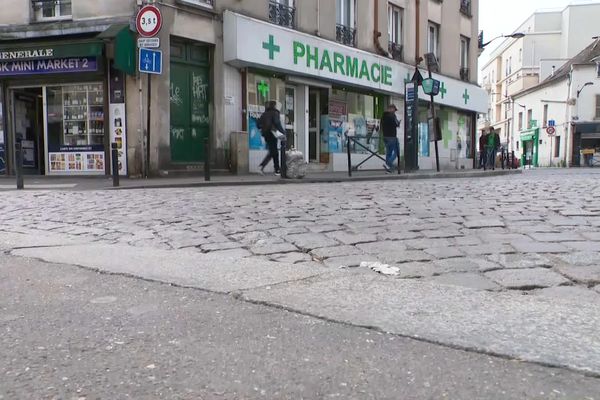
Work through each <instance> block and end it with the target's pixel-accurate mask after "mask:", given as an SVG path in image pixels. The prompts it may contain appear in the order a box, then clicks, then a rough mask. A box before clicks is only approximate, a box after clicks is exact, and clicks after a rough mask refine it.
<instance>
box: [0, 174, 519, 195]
mask: <svg viewBox="0 0 600 400" xmlns="http://www.w3.org/2000/svg"><path fill="white" fill-rule="evenodd" d="M520 173H522V171H521V170H495V171H482V170H461V171H442V172H439V173H437V172H435V171H419V172H413V173H402V174H397V173H396V174H385V173H384V172H383V171H355V172H353V173H352V177H349V176H348V173H347V172H319V173H312V174H309V175H307V176H306V177H304V178H303V179H282V178H280V177H277V176H274V175H266V176H261V175H258V174H249V175H229V174H227V175H224V174H218V175H213V176H211V177H210V181H205V180H204V176H202V175H198V176H194V177H153V178H148V179H130V178H123V177H122V178H121V179H120V186H119V187H118V188H114V187H113V186H112V178H111V177H110V176H109V177H107V176H101V177H64V176H25V189H26V190H27V189H29V190H52V189H54V190H56V189H60V190H107V189H109V190H122V189H166V188H186V187H206V186H252V185H285V184H302V183H332V182H364V181H389V180H412V179H458V178H484V177H493V176H502V175H509V174H520ZM3 190H16V183H15V178H14V177H2V178H0V191H3Z"/></svg>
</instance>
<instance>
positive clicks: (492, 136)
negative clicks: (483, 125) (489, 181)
mask: <svg viewBox="0 0 600 400" xmlns="http://www.w3.org/2000/svg"><path fill="white" fill-rule="evenodd" d="M499 147H500V135H498V133H497V132H496V131H495V130H494V128H491V129H490V133H489V134H488V137H487V145H486V148H487V162H488V166H490V167H491V168H492V170H495V169H496V153H497V152H498V148H499Z"/></svg>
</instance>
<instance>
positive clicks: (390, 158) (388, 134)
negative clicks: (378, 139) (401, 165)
mask: <svg viewBox="0 0 600 400" xmlns="http://www.w3.org/2000/svg"><path fill="white" fill-rule="evenodd" d="M396 111H398V109H397V108H396V106H395V105H393V104H390V105H389V106H388V108H387V111H385V112H384V113H383V116H382V117H381V130H382V131H383V142H384V143H385V165H384V166H383V167H384V168H385V170H386V172H388V173H390V172H392V169H393V168H394V160H396V158H397V157H398V153H399V152H400V144H399V142H398V134H397V129H398V127H399V126H400V121H399V120H398V117H396Z"/></svg>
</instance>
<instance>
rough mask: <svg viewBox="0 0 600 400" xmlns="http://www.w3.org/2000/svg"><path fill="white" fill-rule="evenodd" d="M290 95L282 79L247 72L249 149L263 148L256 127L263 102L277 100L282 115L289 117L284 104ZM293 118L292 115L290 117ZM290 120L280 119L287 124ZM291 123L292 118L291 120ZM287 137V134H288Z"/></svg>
mask: <svg viewBox="0 0 600 400" xmlns="http://www.w3.org/2000/svg"><path fill="white" fill-rule="evenodd" d="M289 97H290V93H289V91H288V93H287V98H286V86H285V82H284V81H283V80H282V79H278V78H274V77H270V78H269V77H265V76H261V75H258V74H248V131H249V133H250V135H249V136H250V138H249V139H250V150H264V148H265V145H264V139H263V138H262V135H261V132H260V130H259V129H258V127H257V121H258V119H259V118H260V116H261V115H262V113H263V112H265V103H266V102H267V101H270V100H273V101H276V102H277V106H278V109H279V111H280V112H281V113H282V117H284V118H285V117H287V118H289V115H287V113H286V110H285V109H284V107H283V106H284V105H285V104H286V100H288V99H289ZM292 118H293V117H292ZM288 122H290V121H284V119H282V125H284V126H289V125H290V124H289V123H288ZM291 122H292V123H293V120H292V121H291ZM288 137H289V135H288Z"/></svg>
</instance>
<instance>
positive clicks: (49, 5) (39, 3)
mask: <svg viewBox="0 0 600 400" xmlns="http://www.w3.org/2000/svg"><path fill="white" fill-rule="evenodd" d="M31 4H32V6H33V11H34V15H35V19H36V20H37V21H43V20H48V19H65V18H71V0H32V1H31Z"/></svg>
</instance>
